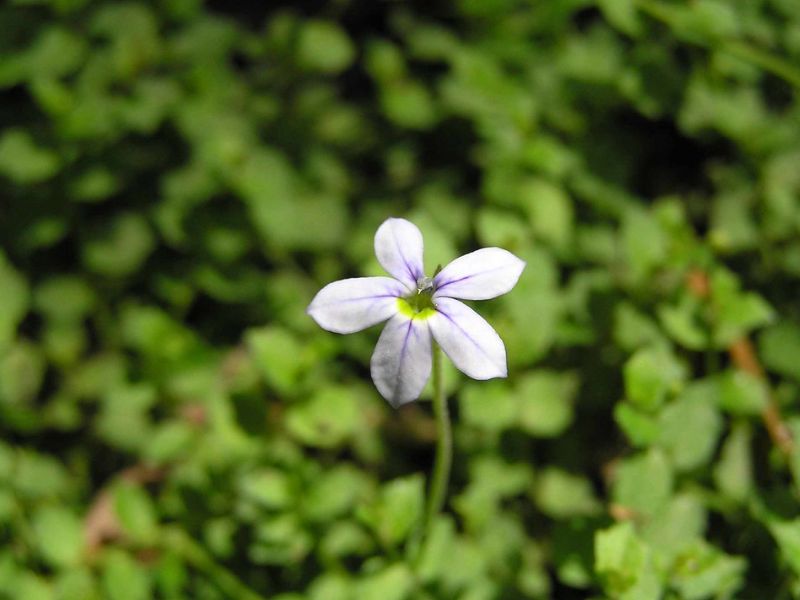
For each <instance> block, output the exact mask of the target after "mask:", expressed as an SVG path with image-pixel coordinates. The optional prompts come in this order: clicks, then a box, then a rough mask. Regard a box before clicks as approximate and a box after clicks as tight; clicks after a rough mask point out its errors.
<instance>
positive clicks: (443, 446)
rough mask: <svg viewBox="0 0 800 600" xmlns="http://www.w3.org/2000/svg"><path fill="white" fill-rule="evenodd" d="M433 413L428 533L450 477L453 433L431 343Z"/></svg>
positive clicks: (438, 355) (438, 360)
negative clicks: (433, 457) (433, 448)
mask: <svg viewBox="0 0 800 600" xmlns="http://www.w3.org/2000/svg"><path fill="white" fill-rule="evenodd" d="M433 413H434V416H435V418H436V433H437V436H436V437H437V440H436V459H435V462H434V464H433V475H432V477H431V484H430V491H429V496H428V513H427V520H426V522H427V531H428V533H430V530H431V527H432V525H433V521H434V519H435V518H436V516H437V515H438V514H439V513H440V512H441V511H442V507H443V506H444V499H445V496H446V494H447V482H448V481H449V479H450V466H451V464H452V462H453V434H452V431H451V428H450V412H449V410H448V408H447V398H446V397H445V394H444V381H443V380H442V349H441V348H439V345H438V344H436V343H434V344H433Z"/></svg>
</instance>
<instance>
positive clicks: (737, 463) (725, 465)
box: [714, 422, 754, 502]
mask: <svg viewBox="0 0 800 600" xmlns="http://www.w3.org/2000/svg"><path fill="white" fill-rule="evenodd" d="M751 438H752V433H751V430H750V426H749V425H748V424H747V422H740V423H737V424H735V425H734V426H733V429H732V430H731V432H730V434H729V435H728V438H727V439H726V440H725V443H724V445H723V446H722V452H721V456H720V459H719V461H718V462H717V464H716V465H715V467H714V482H715V483H716V484H717V488H719V490H720V491H721V492H722V493H723V494H725V496H727V497H728V498H731V499H733V500H736V501H738V502H744V501H745V500H747V498H748V497H749V496H750V494H751V493H752V492H753V489H754V487H753V486H754V479H753V475H754V474H753V457H752V451H751V448H750V443H751Z"/></svg>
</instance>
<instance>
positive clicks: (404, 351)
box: [392, 319, 414, 397]
mask: <svg viewBox="0 0 800 600" xmlns="http://www.w3.org/2000/svg"><path fill="white" fill-rule="evenodd" d="M413 328H414V320H413V319H410V320H409V321H408V330H407V331H406V335H405V336H404V337H403V345H402V346H401V347H400V360H398V361H397V373H396V375H395V377H396V380H395V384H394V388H393V389H392V395H393V396H394V397H397V392H398V391H399V388H400V373H401V371H402V370H403V363H404V362H405V360H406V356H408V352H407V350H408V338H409V337H410V336H411V332H412V330H413Z"/></svg>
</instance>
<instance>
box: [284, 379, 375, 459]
mask: <svg viewBox="0 0 800 600" xmlns="http://www.w3.org/2000/svg"><path fill="white" fill-rule="evenodd" d="M361 395H362V392H361V390H360V388H355V387H342V386H329V387H323V388H321V389H319V390H318V391H316V392H315V393H314V395H313V396H312V397H311V398H310V399H308V400H306V401H303V402H298V403H296V404H292V405H291V406H290V407H289V410H288V411H287V414H286V427H287V428H288V430H289V432H290V433H291V434H292V435H293V436H294V437H295V438H297V439H298V440H299V441H300V442H302V443H304V444H307V445H309V446H317V447H321V448H334V447H337V446H341V445H342V444H344V443H345V442H346V441H347V440H348V439H349V438H351V437H352V436H353V434H354V433H355V432H356V430H357V429H358V428H359V426H360V423H361V417H360V412H361V408H360V405H361V402H360V400H359V396H361Z"/></svg>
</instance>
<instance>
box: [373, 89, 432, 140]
mask: <svg viewBox="0 0 800 600" xmlns="http://www.w3.org/2000/svg"><path fill="white" fill-rule="evenodd" d="M380 99H381V108H382V109H383V112H384V114H385V115H386V117H387V118H388V119H389V120H390V121H392V122H393V123H395V124H396V125H398V126H400V127H404V128H408V129H427V128H429V127H430V126H431V125H433V124H434V123H435V122H436V116H437V111H436V104H435V103H434V101H433V98H432V97H431V95H430V92H428V89H427V88H426V87H425V86H424V85H422V84H421V83H418V82H417V81H414V80H410V79H403V80H399V81H393V82H391V83H390V84H388V85H386V86H385V87H384V88H383V89H382V91H381V97H380Z"/></svg>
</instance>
